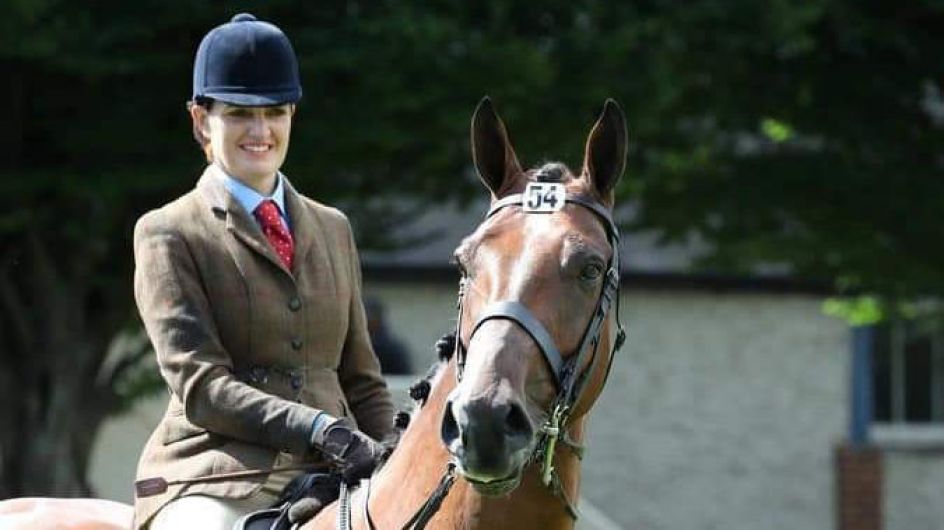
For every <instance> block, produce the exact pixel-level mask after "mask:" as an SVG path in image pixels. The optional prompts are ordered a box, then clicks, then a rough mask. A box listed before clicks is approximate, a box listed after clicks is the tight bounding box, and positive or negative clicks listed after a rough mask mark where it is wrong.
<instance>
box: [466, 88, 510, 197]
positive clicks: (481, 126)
mask: <svg viewBox="0 0 944 530" xmlns="http://www.w3.org/2000/svg"><path fill="white" fill-rule="evenodd" d="M472 160H473V161H474V162H475V169H476V170H477V171H478V173H479V177H481V179H482V182H484V183H485V185H486V186H487V187H488V189H489V190H491V192H492V195H494V196H496V197H497V196H498V194H499V193H500V192H501V191H502V189H503V188H504V187H505V186H506V185H507V184H508V182H509V181H510V179H511V177H514V176H515V175H518V174H520V173H521V165H520V164H519V163H518V157H517V156H515V150H514V148H513V147H512V146H511V141H510V140H509V139H508V132H507V131H506V130H505V124H504V123H502V120H501V118H499V117H498V113H497V112H495V107H494V106H493V105H492V100H491V99H489V97H488V96H485V97H484V98H482V101H480V102H479V105H478V106H477V107H476V108H475V113H474V114H473V115H472Z"/></svg>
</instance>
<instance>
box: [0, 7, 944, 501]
mask: <svg viewBox="0 0 944 530" xmlns="http://www.w3.org/2000/svg"><path fill="white" fill-rule="evenodd" d="M242 10H252V11H253V12H254V13H255V14H256V15H258V16H260V17H261V18H264V19H271V20H273V21H275V22H277V23H278V24H279V25H280V26H282V27H283V29H285V31H286V32H287V33H288V34H289V36H290V37H291V38H292V40H293V42H294V44H295V47H296V49H297V51H298V53H299V55H300V61H301V66H302V70H303V72H302V74H303V82H304V89H305V96H304V99H303V101H302V103H301V105H300V107H299V110H298V114H297V117H296V123H295V130H294V132H293V138H292V144H293V146H292V149H291V150H290V154H289V159H288V162H287V164H286V168H285V170H286V173H287V174H288V175H290V177H291V178H292V179H293V181H294V182H295V183H296V185H297V186H298V187H299V188H301V189H302V190H303V191H304V192H306V193H307V194H309V195H311V196H313V197H316V198H319V199H321V200H324V201H326V202H335V203H337V202H338V201H341V202H342V203H344V204H346V205H348V211H349V213H350V214H352V216H353V217H354V219H355V221H356V224H357V226H358V227H359V228H360V230H359V237H360V240H361V243H362V245H365V246H377V245H380V244H381V243H382V242H383V238H377V237H375V236H376V235H377V234H383V230H382V229H383V228H386V227H387V226H386V225H388V224H389V223H388V222H386V221H387V220H389V219H390V218H391V217H390V216H388V215H377V212H386V211H389V210H390V208H391V205H390V203H388V202H385V200H386V199H389V198H391V197H393V196H402V195H409V196H414V197H417V198H418V200H419V201H420V202H419V204H422V201H423V200H424V199H429V198H431V197H449V198H452V199H454V200H456V201H461V200H463V199H464V198H466V197H469V196H472V195H473V194H478V193H479V188H478V185H477V183H476V179H475V177H474V175H473V174H472V172H471V170H470V164H469V152H468V120H469V116H470V113H471V110H472V108H473V107H474V105H475V103H476V102H477V101H478V100H479V98H480V97H481V96H482V95H484V94H490V95H491V96H492V97H493V98H494V100H495V101H496V103H497V104H498V105H499V107H500V109H501V111H502V114H503V116H504V117H505V118H506V120H507V121H508V122H509V123H510V124H511V125H512V126H511V132H512V135H513V136H514V138H515V142H516V145H517V146H518V149H519V155H520V156H521V158H522V160H523V162H524V163H525V164H528V165H533V164H537V163H539V162H542V161H544V160H547V159H557V160H562V161H564V162H566V163H568V164H569V165H571V166H572V167H574V166H575V165H577V164H579V163H580V161H581V159H582V150H583V145H581V143H580V142H581V139H582V138H584V137H585V134H586V131H587V129H588V127H589V125H590V124H591V121H592V119H593V117H594V116H595V113H596V111H598V110H599V106H600V104H601V103H602V101H603V100H604V98H606V97H614V98H616V99H617V100H618V101H620V103H621V104H622V105H623V107H624V109H625V110H626V113H627V115H628V117H629V121H630V135H631V143H632V151H631V159H630V163H629V172H628V175H627V178H624V180H623V182H622V184H621V188H620V190H619V193H620V195H621V199H623V200H624V201H625V200H634V201H637V202H638V204H639V205H640V210H639V214H638V216H637V217H636V218H635V219H634V220H633V221H632V227H633V228H655V229H657V230H660V231H661V232H662V233H663V234H664V236H665V239H666V240H667V241H669V240H673V239H684V238H687V237H690V236H691V235H692V234H698V235H699V236H701V237H702V238H704V239H705V240H706V241H708V242H709V243H711V244H712V245H714V248H715V252H713V253H712V254H711V255H709V256H708V257H707V259H706V260H705V262H704V263H703V264H702V265H703V266H704V267H708V268H711V269H712V270H716V271H721V272H729V273H743V272H745V271H750V270H752V268H753V267H755V266H756V265H757V264H763V263H767V264H770V263H774V264H784V265H786V266H788V267H789V270H791V271H793V273H794V274H797V275H799V276H803V277H817V278H826V279H830V280H833V281H835V282H836V284H837V286H839V287H841V288H854V289H856V290H858V291H864V292H876V293H878V294H883V295H895V296H909V295H914V294H916V293H920V294H930V295H940V294H942V293H944V279H942V278H944V276H942V274H941V271H942V270H944V250H942V246H941V245H940V242H941V241H942V240H944V237H942V236H944V233H942V232H944V223H941V222H939V220H938V215H939V214H938V212H939V206H940V205H944V179H942V178H941V176H942V175H941V172H942V170H941V156H940V154H939V147H940V146H941V144H942V130H944V128H942V125H944V111H942V107H944V98H942V95H941V90H942V80H944V76H942V73H944V72H942V69H944V61H942V60H941V59H940V50H942V49H944V42H942V41H944V31H942V30H944V4H941V3H940V2H935V1H931V0H925V1H912V2H906V3H890V2H874V1H872V2H859V1H852V0H819V1H811V2H785V1H782V0H762V1H753V0H752V1H748V0H732V1H729V2H709V1H693V2H664V1H663V2H656V1H646V2H608V1H603V0H597V1H584V2H563V1H551V2H523V1H518V0H495V1H490V2H459V1H455V0H452V1H443V2H435V3H430V2H420V1H415V0H400V1H393V0H388V1H377V2H356V1H349V2H329V3H318V2H297V1H292V2H290V1H288V0H271V1H269V2H265V3H249V2H235V3H233V2H231V3H215V2H212V3H211V2H183V1H171V0H160V1H157V0H139V1H137V2H122V1H118V0H96V1H94V2H93V1H90V0H70V1H65V0H10V1H9V2H7V3H6V4H5V8H4V16H3V17H2V18H0V71H3V72H4V75H3V76H2V79H0V97H2V98H3V99H2V101H4V102H5V109H6V112H5V113H4V115H5V116H4V119H3V120H2V124H3V126H2V127H0V142H2V145H3V146H4V149H3V152H4V155H3V156H2V157H0V192H2V196H3V197H4V198H5V199H6V200H5V207H4V208H3V209H0V363H2V370H0V400H2V402H3V403H6V404H10V403H13V404H14V405H8V406H7V408H6V410H5V411H4V413H3V414H2V415H0V469H2V477H3V479H2V480H0V496H5V495H12V494H24V493H48V492H52V493H68V492H76V491H82V490H83V489H84V488H85V487H84V486H83V484H82V477H83V476H84V466H85V462H86V460H87V454H88V447H89V444H90V440H91V437H92V435H93V434H94V432H95V428H96V427H97V425H98V422H100V421H101V418H103V417H104V415H105V414H107V413H109V412H110V411H112V410H115V408H116V406H117V403H120V402H121V398H122V397H131V396H133V395H135V394H136V393H137V390H135V391H133V392H129V391H128V389H141V388H148V387H149V384H148V383H147V382H142V381H140V380H139V379H137V378H136V377H131V376H129V375H128V374H129V373H130V374H132V375H133V374H140V373H141V372H140V370H136V369H135V368H134V367H135V366H137V362H138V360H140V359H143V358H147V353H146V351H143V350H144V349H142V348H140V347H134V348H130V347H129V348H126V350H125V351H124V353H123V354H122V353H121V352H118V354H116V353H115V352H116V347H115V344H116V342H115V341H114V338H115V337H116V336H120V332H121V330H126V329H129V328H134V327H135V326H136V323H135V318H134V310H133V302H132V297H131V280H130V273H131V270H130V268H131V249H130V237H131V230H132V227H133V223H134V220H135V219H136V218H137V216H139V215H140V214H141V213H143V212H144V211H145V210H146V209H148V208H152V207H156V206H158V205H160V204H161V203H163V202H165V201H167V200H169V199H171V198H172V197H174V196H176V195H179V194H181V193H183V192H185V191H186V190H188V189H190V188H191V187H192V186H193V184H194V182H195V180H196V177H197V175H198V174H199V172H200V170H201V168H202V164H203V161H202V159H201V155H200V153H199V151H198V150H197V149H196V146H195V145H194V143H193V141H192V139H191V137H190V126H189V123H188V118H187V115H186V113H185V112H184V102H185V100H186V99H187V97H188V96H189V93H190V69H191V62H192V57H193V53H194V51H195V49H196V45H197V43H198V42H199V39H200V38H201V36H202V35H203V34H204V33H205V32H206V31H207V30H208V29H209V28H211V27H212V26H214V25H216V24H219V23H221V22H223V21H225V20H226V19H228V18H229V17H230V16H232V14H234V13H236V12H239V11H242ZM408 214H409V212H405V213H404V212H400V213H399V214H395V215H394V217H396V216H397V215H401V216H402V215H408ZM378 220H380V222H378ZM444 259H445V257H444ZM133 342H134V341H118V342H117V343H120V344H130V343H133ZM109 345H111V352H112V355H117V358H118V360H117V361H106V360H105V357H106V352H108V351H109ZM118 349H120V348H118ZM128 377H131V379H132V380H131V381H130V382H129V380H128ZM49 461H53V462H64V461H72V462H76V464H75V465H74V466H73V467H72V468H69V467H68V466H62V465H59V466H58V468H56V466H49V465H48V462H49ZM43 462H47V464H46V465H45V467H43ZM36 470H40V471H36ZM27 471H29V472H27Z"/></svg>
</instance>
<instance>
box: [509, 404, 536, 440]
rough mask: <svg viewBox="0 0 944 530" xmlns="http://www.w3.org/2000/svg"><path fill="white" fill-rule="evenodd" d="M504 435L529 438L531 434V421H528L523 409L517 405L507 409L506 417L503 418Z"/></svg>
mask: <svg viewBox="0 0 944 530" xmlns="http://www.w3.org/2000/svg"><path fill="white" fill-rule="evenodd" d="M505 433H506V434H508V435H509V436H522V437H524V438H531V434H532V433H533V430H532V427H531V420H529V419H528V414H527V413H526V412H525V411H524V407H522V406H521V405H518V404H517V403H515V404H512V405H511V406H510V407H508V415H507V416H506V417H505Z"/></svg>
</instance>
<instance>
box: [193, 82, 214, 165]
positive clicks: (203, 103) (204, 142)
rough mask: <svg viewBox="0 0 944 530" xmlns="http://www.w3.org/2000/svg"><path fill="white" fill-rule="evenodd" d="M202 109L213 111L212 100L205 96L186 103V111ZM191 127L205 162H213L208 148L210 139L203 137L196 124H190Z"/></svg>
mask: <svg viewBox="0 0 944 530" xmlns="http://www.w3.org/2000/svg"><path fill="white" fill-rule="evenodd" d="M195 105H196V106H198V107H203V108H204V109H206V111H207V112H210V110H212V109H213V99H212V98H208V97H205V96H197V97H195V98H193V99H192V100H190V101H188V102H187V111H190V109H192V108H193V107H194V106H195ZM192 127H193V139H194V140H196V141H197V144H198V145H199V146H200V149H202V150H203V154H204V155H205V156H206V159H207V162H213V148H212V147H211V146H210V139H209V138H207V137H206V136H204V135H203V131H201V130H200V128H199V127H197V124H196V122H194V123H193V124H192Z"/></svg>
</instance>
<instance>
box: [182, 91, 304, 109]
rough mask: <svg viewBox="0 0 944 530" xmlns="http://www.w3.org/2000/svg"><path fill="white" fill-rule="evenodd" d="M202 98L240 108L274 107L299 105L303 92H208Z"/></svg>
mask: <svg viewBox="0 0 944 530" xmlns="http://www.w3.org/2000/svg"><path fill="white" fill-rule="evenodd" d="M200 96H201V97H205V98H210V99H212V100H215V101H222V102H223V103H228V104H230V105H236V106H239V107H271V106H274V105H285V104H286V103H298V100H300V99H301V98H302V94H301V91H299V90H287V91H284V92H273V93H268V94H241V93H234V92H207V93H205V94H201V95H200Z"/></svg>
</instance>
